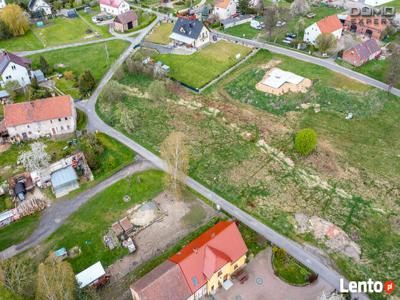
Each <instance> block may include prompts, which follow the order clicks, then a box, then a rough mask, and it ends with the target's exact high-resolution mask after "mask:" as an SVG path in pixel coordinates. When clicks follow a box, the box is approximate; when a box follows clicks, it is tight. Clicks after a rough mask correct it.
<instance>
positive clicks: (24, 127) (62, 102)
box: [2, 95, 76, 141]
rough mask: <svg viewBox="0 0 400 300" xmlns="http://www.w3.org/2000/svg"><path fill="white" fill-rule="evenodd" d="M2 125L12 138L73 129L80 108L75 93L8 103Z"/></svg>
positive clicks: (54, 133) (64, 132)
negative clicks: (77, 108) (77, 105)
mask: <svg viewBox="0 0 400 300" xmlns="http://www.w3.org/2000/svg"><path fill="white" fill-rule="evenodd" d="M2 127H3V128H4V130H6V131H7V133H8V136H9V138H10V139H12V140H17V141H19V140H25V139H36V138H39V137H44V136H58V135H63V134H68V133H72V132H74V131H75V129H76V110H75V106H74V101H73V99H72V97H71V96H69V95H65V96H57V97H51V98H45V99H39V100H34V101H30V102H21V103H13V104H7V105H5V106H4V120H3V121H2Z"/></svg>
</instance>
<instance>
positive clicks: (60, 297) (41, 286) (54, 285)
mask: <svg viewBox="0 0 400 300" xmlns="http://www.w3.org/2000/svg"><path fill="white" fill-rule="evenodd" d="M36 299H38V300H73V299H75V276H74V272H73V270H72V267H71V265H70V264H69V263H68V262H66V261H61V260H60V259H58V258H57V257H56V256H55V255H54V254H50V256H49V257H48V258H47V259H46V260H45V262H44V263H41V264H40V265H39V268H38V274H37V289H36Z"/></svg>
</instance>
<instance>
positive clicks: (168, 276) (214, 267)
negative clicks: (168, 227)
mask: <svg viewBox="0 0 400 300" xmlns="http://www.w3.org/2000/svg"><path fill="white" fill-rule="evenodd" d="M246 253H247V247H246V244H245V242H244V241H243V238H242V236H241V234H240V232H239V229H238V228H237V226H236V223H235V222H232V221H221V222H219V223H218V224H216V225H215V226H214V227H212V228H210V229H208V230H207V231H206V232H204V233H203V234H201V235H200V236H199V237H197V238H196V239H195V240H193V241H192V242H191V243H189V244H188V245H187V246H185V247H184V248H182V249H181V250H180V251H179V252H178V253H176V254H175V255H174V256H172V257H171V258H169V260H167V261H165V262H164V263H162V264H161V265H160V266H158V267H157V268H155V269H154V270H152V271H151V272H150V273H148V274H147V275H145V276H144V277H142V278H141V279H139V280H138V281H137V282H135V283H134V284H133V285H132V286H131V292H132V296H133V299H134V300H152V299H158V300H170V299H187V300H197V299H200V298H201V297H203V296H205V295H213V294H215V292H216V290H217V289H218V288H219V287H221V286H223V287H224V288H229V287H230V286H232V284H233V283H232V281H231V280H230V279H231V275H232V274H233V273H234V272H235V271H237V270H239V269H240V268H241V267H242V266H243V265H244V264H245V262H246Z"/></svg>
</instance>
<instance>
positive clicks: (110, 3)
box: [99, 0, 129, 16]
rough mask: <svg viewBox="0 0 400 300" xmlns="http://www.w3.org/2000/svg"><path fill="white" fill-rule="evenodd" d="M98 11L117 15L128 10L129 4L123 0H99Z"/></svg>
mask: <svg viewBox="0 0 400 300" xmlns="http://www.w3.org/2000/svg"><path fill="white" fill-rule="evenodd" d="M99 3H100V11H102V12H105V13H108V14H111V15H114V16H118V15H120V14H123V13H125V12H127V11H129V4H128V3H127V2H125V1H124V0H100V2H99Z"/></svg>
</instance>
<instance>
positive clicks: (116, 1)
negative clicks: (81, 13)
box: [100, 0, 122, 8]
mask: <svg viewBox="0 0 400 300" xmlns="http://www.w3.org/2000/svg"><path fill="white" fill-rule="evenodd" d="M121 3H122V0H100V4H102V5H107V6H111V7H114V8H118V7H119V6H120V5H121Z"/></svg>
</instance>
